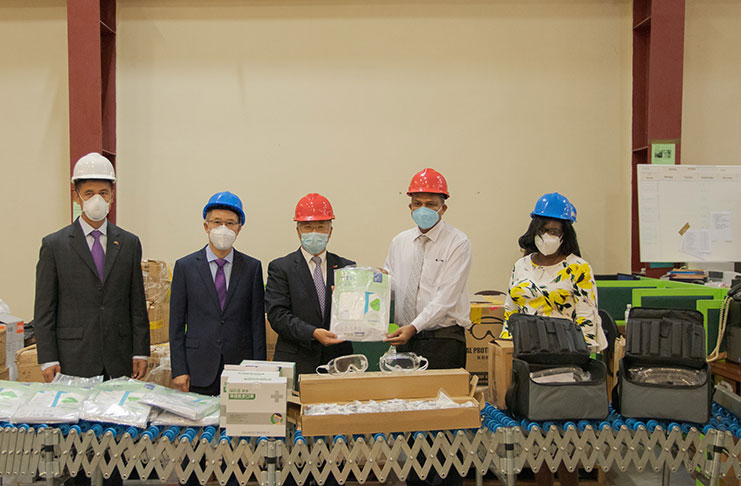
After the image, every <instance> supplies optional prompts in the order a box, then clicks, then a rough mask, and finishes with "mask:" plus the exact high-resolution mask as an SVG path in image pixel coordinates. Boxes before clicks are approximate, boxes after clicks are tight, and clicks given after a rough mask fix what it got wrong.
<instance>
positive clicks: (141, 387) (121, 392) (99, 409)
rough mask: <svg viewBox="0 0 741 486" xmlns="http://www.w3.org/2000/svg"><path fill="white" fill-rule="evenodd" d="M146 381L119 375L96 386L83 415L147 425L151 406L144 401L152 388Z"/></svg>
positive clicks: (115, 421) (116, 421) (134, 425)
mask: <svg viewBox="0 0 741 486" xmlns="http://www.w3.org/2000/svg"><path fill="white" fill-rule="evenodd" d="M145 385H146V384H145V383H144V382H141V381H137V380H132V379H130V378H116V379H115V380H110V381H105V382H103V383H101V384H99V385H95V387H93V390H92V393H91V394H90V398H89V399H88V400H87V402H85V406H84V407H83V409H82V412H81V414H80V418H82V419H85V420H90V421H93V422H106V423H113V424H120V425H129V426H132V427H139V428H145V427H146V426H147V420H148V419H149V414H150V412H151V411H152V407H150V406H149V405H146V404H144V403H142V402H141V399H142V397H143V396H144V395H146V394H147V393H148V392H149V390H148V389H147V388H146V387H145Z"/></svg>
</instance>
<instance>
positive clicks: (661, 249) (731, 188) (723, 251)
mask: <svg viewBox="0 0 741 486" xmlns="http://www.w3.org/2000/svg"><path fill="white" fill-rule="evenodd" d="M638 224H639V232H640V243H641V261H642V262H703V261H706V262H728V261H741V166H734V165H729V166H717V165H648V164H646V165H643V164H642V165H639V166H638Z"/></svg>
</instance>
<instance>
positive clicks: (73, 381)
mask: <svg viewBox="0 0 741 486" xmlns="http://www.w3.org/2000/svg"><path fill="white" fill-rule="evenodd" d="M51 382H52V384H54V385H67V386H93V385H97V384H98V383H103V375H98V376H93V377H91V378H83V377H80V376H69V375H65V374H62V373H57V374H56V375H55V376H54V379H53V380H52V381H51Z"/></svg>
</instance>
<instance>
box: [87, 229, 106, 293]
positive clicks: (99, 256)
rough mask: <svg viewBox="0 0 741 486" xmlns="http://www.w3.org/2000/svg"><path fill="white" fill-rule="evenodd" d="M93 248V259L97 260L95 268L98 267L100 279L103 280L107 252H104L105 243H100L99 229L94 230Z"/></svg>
mask: <svg viewBox="0 0 741 486" xmlns="http://www.w3.org/2000/svg"><path fill="white" fill-rule="evenodd" d="M90 234H91V235H93V239H94V240H95V241H93V248H92V250H91V252H92V254H93V261H94V262H95V268H97V269H98V276H99V277H100V281H101V282H102V281H103V269H104V268H105V253H103V245H101V244H100V235H102V234H103V233H101V232H100V231H98V230H93V232H92V233H90Z"/></svg>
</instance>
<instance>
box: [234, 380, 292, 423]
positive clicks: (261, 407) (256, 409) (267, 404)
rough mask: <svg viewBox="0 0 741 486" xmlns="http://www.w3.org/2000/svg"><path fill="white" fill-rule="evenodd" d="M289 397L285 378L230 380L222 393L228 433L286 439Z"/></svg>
mask: <svg viewBox="0 0 741 486" xmlns="http://www.w3.org/2000/svg"><path fill="white" fill-rule="evenodd" d="M287 394H288V384H287V380H286V378H285V377H277V378H275V377H272V378H271V377H255V376H249V375H245V374H241V375H239V374H237V375H232V376H229V377H228V378H227V381H226V384H225V386H224V390H223V391H222V393H221V396H222V401H225V403H226V407H225V408H226V417H225V428H226V433H227V434H228V435H230V436H233V437H247V436H258V437H259V436H268V437H285V435H286V398H287Z"/></svg>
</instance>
